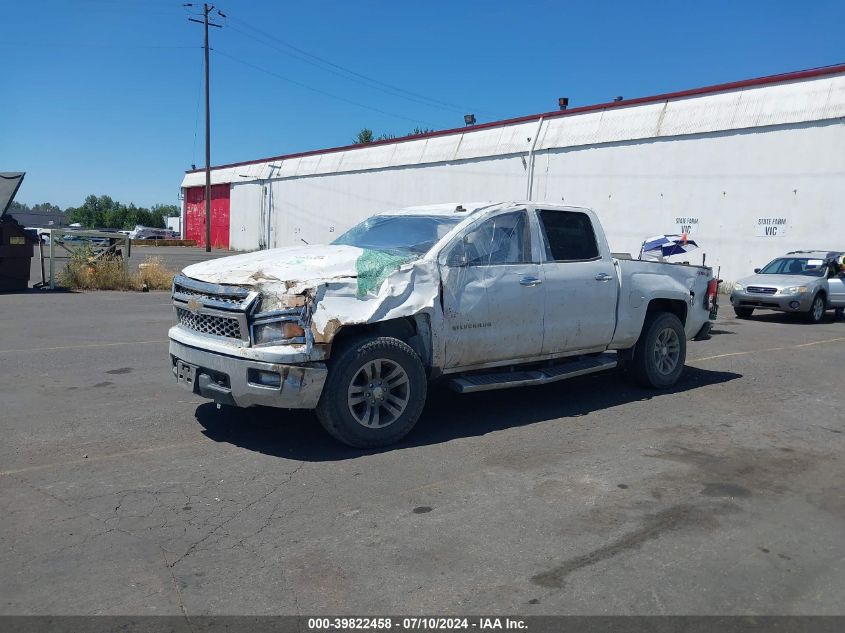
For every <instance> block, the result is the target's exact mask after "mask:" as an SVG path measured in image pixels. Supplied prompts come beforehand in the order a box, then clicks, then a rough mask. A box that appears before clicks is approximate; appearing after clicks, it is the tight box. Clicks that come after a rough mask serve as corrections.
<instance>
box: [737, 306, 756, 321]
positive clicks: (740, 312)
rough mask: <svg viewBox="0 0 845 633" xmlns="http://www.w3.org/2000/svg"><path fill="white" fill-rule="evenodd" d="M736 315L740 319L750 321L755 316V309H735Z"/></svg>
mask: <svg viewBox="0 0 845 633" xmlns="http://www.w3.org/2000/svg"><path fill="white" fill-rule="evenodd" d="M734 314H736V317H737V318H738V319H750V318H751V315H752V314H754V308H734Z"/></svg>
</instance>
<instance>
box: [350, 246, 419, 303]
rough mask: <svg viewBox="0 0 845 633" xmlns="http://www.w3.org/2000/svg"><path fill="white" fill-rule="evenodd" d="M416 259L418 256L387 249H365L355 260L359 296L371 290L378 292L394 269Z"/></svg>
mask: <svg viewBox="0 0 845 633" xmlns="http://www.w3.org/2000/svg"><path fill="white" fill-rule="evenodd" d="M415 259H416V256H413V255H411V256H408V255H395V254H393V253H388V252H385V251H372V250H365V251H364V252H363V253H362V254H361V256H360V257H359V258H358V259H357V260H356V261H355V270H356V271H357V272H358V296H359V297H363V296H364V295H366V294H367V293H369V292H373V293H375V292H377V291H378V289H379V288H380V287H381V284H382V282H383V281H384V280H385V279H387V276H388V275H389V274H390V273H392V272H393V271H394V270H398V269H399V267H400V266H401V265H402V264H404V263H406V262H410V261H413V260H415Z"/></svg>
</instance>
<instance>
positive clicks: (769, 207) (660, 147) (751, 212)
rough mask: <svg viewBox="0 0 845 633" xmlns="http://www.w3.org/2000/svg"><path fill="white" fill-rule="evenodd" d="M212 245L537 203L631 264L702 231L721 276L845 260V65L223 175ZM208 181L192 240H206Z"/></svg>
mask: <svg viewBox="0 0 845 633" xmlns="http://www.w3.org/2000/svg"><path fill="white" fill-rule="evenodd" d="M211 182H212V184H213V185H214V186H213V187H212V231H211V233H212V242H213V245H215V246H219V247H228V248H231V249H234V250H254V249H263V248H275V247H281V246H290V245H299V244H301V243H302V241H305V242H308V243H310V244H314V243H324V242H328V241H331V240H332V239H334V238H335V237H336V236H337V235H338V234H339V233H341V232H343V231H345V230H346V229H348V228H349V227H351V226H353V225H354V224H356V223H357V222H359V221H361V220H362V219H364V218H366V217H368V216H369V215H372V214H373V213H376V212H378V211H382V210H386V209H391V208H400V207H406V206H417V205H423V204H428V203H432V204H433V203H442V202H455V203H460V202H461V201H479V200H491V201H504V200H526V199H528V200H532V201H536V202H542V201H547V202H555V203H564V204H572V205H579V206H586V207H590V208H592V209H594V210H595V211H596V213H597V214H598V215H599V217H600V218H601V220H602V223H603V224H604V227H605V230H606V232H607V234H608V238H609V240H610V244H611V248H612V249H613V250H614V251H616V252H630V253H632V254H633V255H634V256H636V254H637V253H638V252H639V249H640V245H641V243H642V242H643V240H644V239H645V238H647V237H649V236H652V235H656V234H663V233H681V232H686V233H687V234H688V235H689V237H690V239H694V240H695V241H696V242H697V243H698V244H699V246H700V250H698V251H695V252H693V253H691V254H690V259H691V261H692V262H693V263H700V262H701V257H702V255H703V254H706V257H707V259H706V262H707V264H708V265H712V266H713V267H714V268H715V267H721V277H722V278H723V279H727V280H733V279H737V278H739V277H742V276H745V275H747V274H750V273H751V271H752V269H753V268H754V267H756V266H761V265H763V264H764V263H766V262H767V261H769V260H770V259H772V258H774V257H775V256H777V255H780V254H782V253H784V252H787V251H790V250H801V249H826V250H845V212H843V208H845V206H844V205H845V65H839V66H832V67H826V68H821V69H814V70H807V71H801V72H794V73H788V74H783V75H776V76H771V77H763V78H758V79H751V80H745V81H738V82H733V83H729V84H721V85H717V86H710V87H706V88H698V89H693V90H686V91H682V92H675V93H671V94H663V95H656V96H653V97H643V98H638V99H629V100H622V101H618V102H613V103H603V104H597V105H594V106H586V107H578V108H573V109H570V110H565V111H555V112H549V113H545V114H537V115H532V116H525V117H520V118H516V119H509V120H505V121H496V122H491V123H483V124H480V125H474V126H469V127H465V128H458V129H452V130H444V131H439V132H432V133H428V134H424V135H420V136H415V137H407V138H401V139H393V140H389V141H382V142H375V143H371V144H368V145H358V146H349V147H339V148H333V149H324V150H316V151H310V152H303V153H299V154H291V155H287V156H276V157H272V158H265V159H259V160H253V161H247V162H242V163H235V164H230V165H222V166H219V167H214V168H213V170H212V172H211ZM204 184H205V173H204V171H203V170H193V171H190V172H187V173H186V175H185V177H184V180H183V181H182V187H183V193H184V209H183V211H184V213H183V217H184V218H185V222H184V223H183V226H184V228H183V231H184V234H185V237H186V238H188V239H197V240H198V241H199V242H200V243H203V240H204V237H205V224H204V223H205V213H204V190H203V186H204Z"/></svg>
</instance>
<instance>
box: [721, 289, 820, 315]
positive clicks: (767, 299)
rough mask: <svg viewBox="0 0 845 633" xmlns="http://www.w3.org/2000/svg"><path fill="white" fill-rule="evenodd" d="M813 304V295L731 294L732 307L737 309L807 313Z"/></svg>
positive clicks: (735, 292) (807, 293)
mask: <svg viewBox="0 0 845 633" xmlns="http://www.w3.org/2000/svg"><path fill="white" fill-rule="evenodd" d="M812 303H813V295H812V293H809V292H805V293H803V294H797V295H777V294H774V295H767V294H757V293H750V292H745V291H743V292H738V291H736V290H734V291H733V292H732V293H731V305H733V307H735V308H762V309H765V310H779V311H781V312H807V311H808V310H809V309H810V305H811V304H812Z"/></svg>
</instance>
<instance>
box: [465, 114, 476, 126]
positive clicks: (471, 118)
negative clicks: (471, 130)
mask: <svg viewBox="0 0 845 633" xmlns="http://www.w3.org/2000/svg"><path fill="white" fill-rule="evenodd" d="M464 123H465V124H466V125H475V115H474V114H465V115H464Z"/></svg>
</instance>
